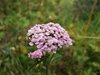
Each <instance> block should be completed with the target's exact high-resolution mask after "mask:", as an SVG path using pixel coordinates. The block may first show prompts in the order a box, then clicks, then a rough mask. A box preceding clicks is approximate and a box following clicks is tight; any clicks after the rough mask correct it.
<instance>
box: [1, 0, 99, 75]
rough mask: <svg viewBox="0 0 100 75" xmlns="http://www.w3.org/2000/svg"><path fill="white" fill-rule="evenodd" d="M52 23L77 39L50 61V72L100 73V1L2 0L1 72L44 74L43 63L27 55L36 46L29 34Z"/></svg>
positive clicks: (66, 74) (60, 74)
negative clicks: (34, 29) (36, 28)
mask: <svg viewBox="0 0 100 75" xmlns="http://www.w3.org/2000/svg"><path fill="white" fill-rule="evenodd" d="M48 22H54V23H60V24H61V25H62V26H63V27H64V28H65V29H66V30H67V31H68V33H69V35H70V36H71V38H72V39H73V46H70V47H69V48H63V49H59V50H58V53H57V54H55V55H54V58H53V60H52V61H51V64H48V66H49V70H51V73H52V74H50V75H100V0H0V75H40V72H42V69H40V66H41V65H39V64H38V63H39V62H37V60H32V59H30V58H28V56H27V53H28V52H30V51H33V50H34V48H33V47H29V46H28V42H27V40H26V33H27V30H28V29H29V28H30V27H31V26H33V25H35V24H37V23H40V24H41V23H48ZM42 68H44V67H42ZM44 75H45V74H44Z"/></svg>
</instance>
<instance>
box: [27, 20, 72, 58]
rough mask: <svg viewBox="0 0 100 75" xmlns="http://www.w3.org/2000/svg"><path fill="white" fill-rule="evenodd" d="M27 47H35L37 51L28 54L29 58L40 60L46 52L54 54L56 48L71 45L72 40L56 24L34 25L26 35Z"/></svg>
mask: <svg viewBox="0 0 100 75" xmlns="http://www.w3.org/2000/svg"><path fill="white" fill-rule="evenodd" d="M27 36H28V39H29V41H30V42H29V45H30V46H33V45H35V46H36V48H37V50H35V51H34V52H30V53H28V56H29V57H31V58H41V57H42V56H44V55H45V54H46V53H47V52H53V53H56V50H57V48H62V46H66V47H68V46H69V45H72V39H71V38H70V37H69V35H68V33H67V31H66V30H65V29H64V28H62V27H61V26H60V25H59V24H58V23H52V22H50V23H47V24H36V25H35V26H33V27H32V28H30V29H29V30H28V33H27Z"/></svg>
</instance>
